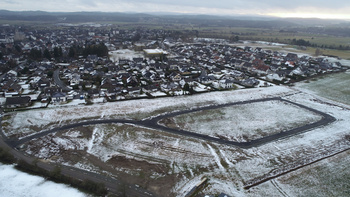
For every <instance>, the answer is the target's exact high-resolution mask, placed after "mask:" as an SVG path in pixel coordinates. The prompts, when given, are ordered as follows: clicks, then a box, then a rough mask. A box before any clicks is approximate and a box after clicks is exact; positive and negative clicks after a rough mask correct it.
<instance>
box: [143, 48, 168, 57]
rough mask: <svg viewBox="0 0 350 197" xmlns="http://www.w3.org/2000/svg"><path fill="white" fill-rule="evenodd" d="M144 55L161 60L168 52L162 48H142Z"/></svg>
mask: <svg viewBox="0 0 350 197" xmlns="http://www.w3.org/2000/svg"><path fill="white" fill-rule="evenodd" d="M143 51H144V52H145V57H147V58H150V59H159V60H163V59H164V57H165V56H166V55H168V53H167V52H166V51H164V50H162V49H144V50H143Z"/></svg>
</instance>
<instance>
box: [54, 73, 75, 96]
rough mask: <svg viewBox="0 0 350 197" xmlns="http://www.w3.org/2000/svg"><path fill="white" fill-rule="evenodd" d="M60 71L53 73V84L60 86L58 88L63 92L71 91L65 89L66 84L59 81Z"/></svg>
mask: <svg viewBox="0 0 350 197" xmlns="http://www.w3.org/2000/svg"><path fill="white" fill-rule="evenodd" d="M59 75H60V70H59V69H57V70H55V71H54V72H53V80H54V81H55V83H56V84H57V85H58V86H60V88H62V90H63V91H66V92H69V91H71V89H70V88H68V87H67V85H66V84H64V83H63V81H61V79H60V76H59Z"/></svg>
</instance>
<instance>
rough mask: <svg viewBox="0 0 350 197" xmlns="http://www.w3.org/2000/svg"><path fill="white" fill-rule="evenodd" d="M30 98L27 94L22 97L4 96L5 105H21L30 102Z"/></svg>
mask: <svg viewBox="0 0 350 197" xmlns="http://www.w3.org/2000/svg"><path fill="white" fill-rule="evenodd" d="M30 100H31V98H30V97H29V96H23V97H8V98H6V105H23V104H28V103H30Z"/></svg>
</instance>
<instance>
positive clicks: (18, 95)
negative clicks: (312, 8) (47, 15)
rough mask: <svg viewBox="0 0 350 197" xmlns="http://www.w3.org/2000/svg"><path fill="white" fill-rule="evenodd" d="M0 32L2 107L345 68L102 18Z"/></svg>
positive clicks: (220, 86)
mask: <svg viewBox="0 0 350 197" xmlns="http://www.w3.org/2000/svg"><path fill="white" fill-rule="evenodd" d="M0 30H1V31H2V33H1V36H0V42H1V45H0V46H1V47H0V50H1V54H0V67H1V70H0V71H1V77H0V80H1V81H0V82H1V83H0V94H1V96H2V98H1V104H2V105H3V106H4V107H3V108H4V111H12V110H14V109H18V108H19V109H23V108H28V109H31V108H41V107H47V106H49V105H51V106H52V105H53V106H56V105H72V104H93V103H96V102H111V101H119V100H129V99H138V98H154V97H164V96H176V95H185V94H186V95H189V94H196V93H200V92H209V91H221V90H230V89H242V88H254V87H267V86H271V85H272V84H276V85H279V84H289V85H292V84H293V83H294V82H296V81H300V80H306V79H308V78H310V77H313V76H317V75H320V74H326V73H333V72H340V71H345V70H346V69H347V67H345V66H343V65H342V64H341V63H339V62H330V61H328V60H327V58H324V57H310V56H305V55H304V56H298V55H297V54H295V53H287V54H285V53H281V52H278V51H272V50H264V49H263V48H260V47H256V48H253V47H247V46H246V47H239V46H236V45H233V44H232V43H230V42H229V41H225V40H220V42H221V43H220V44H218V43H216V41H217V40H215V39H198V38H195V33H193V32H191V31H189V32H188V34H177V32H175V31H170V30H150V29H147V28H143V27H139V28H135V29H130V30H122V29H118V27H115V26H112V25H99V24H80V25H67V24H65V25H57V27H56V28H44V29H41V30H35V29H33V28H31V27H18V26H16V27H15V26H10V25H8V26H7V25H3V26H2V27H1V28H0ZM126 53H128V55H124V56H123V54H126Z"/></svg>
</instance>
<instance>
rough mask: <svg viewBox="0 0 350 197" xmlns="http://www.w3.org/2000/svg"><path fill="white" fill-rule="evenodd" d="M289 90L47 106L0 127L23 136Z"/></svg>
mask: <svg viewBox="0 0 350 197" xmlns="http://www.w3.org/2000/svg"><path fill="white" fill-rule="evenodd" d="M291 92H293V90H290V89H287V88H285V87H281V86H276V87H270V88H263V89H247V90H236V91H225V92H210V93H205V94H198V95H191V96H178V97H165V98H157V99H140V100H131V101H122V102H113V103H101V104H95V105H91V106H69V107H62V108H47V109H42V110H31V111H24V112H18V113H17V112H16V113H14V114H12V116H11V118H10V119H8V120H5V121H4V122H7V123H8V125H9V127H6V123H5V126H4V131H5V134H6V135H8V136H11V135H17V136H20V137H23V136H25V135H29V134H32V133H33V132H37V127H39V128H42V129H48V126H50V125H52V124H61V123H64V122H74V121H78V120H81V119H89V118H95V119H96V118H97V119H98V118H101V117H104V118H126V119H144V118H148V117H151V116H155V115H159V114H164V113H167V112H171V111H174V110H183V109H188V108H192V107H196V106H203V105H208V104H224V103H229V102H237V101H244V100H250V99H258V98H266V97H272V96H281V95H284V94H289V93H291Z"/></svg>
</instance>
